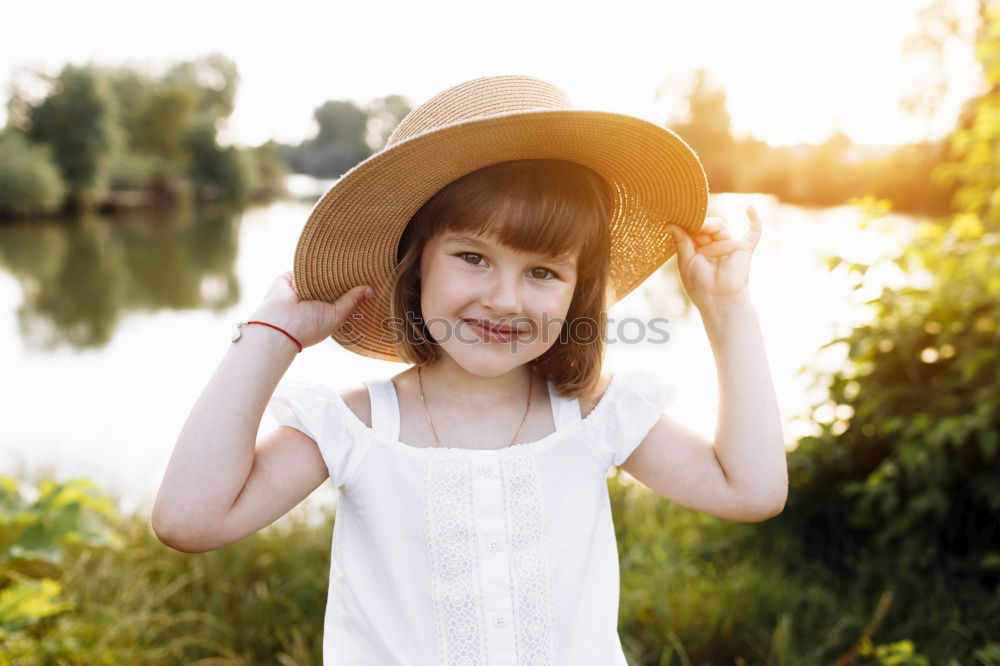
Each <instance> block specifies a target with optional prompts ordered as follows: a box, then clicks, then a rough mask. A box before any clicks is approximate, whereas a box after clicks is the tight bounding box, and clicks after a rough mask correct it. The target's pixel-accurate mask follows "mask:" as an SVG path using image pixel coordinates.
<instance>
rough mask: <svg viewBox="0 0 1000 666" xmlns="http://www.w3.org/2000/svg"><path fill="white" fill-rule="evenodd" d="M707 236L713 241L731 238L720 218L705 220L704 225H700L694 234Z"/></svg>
mask: <svg viewBox="0 0 1000 666" xmlns="http://www.w3.org/2000/svg"><path fill="white" fill-rule="evenodd" d="M698 234H708V235H709V236H711V238H712V239H714V240H725V239H727V238H730V237H731V234H730V233H729V228H728V227H726V223H725V221H724V220H723V219H722V218H721V217H709V218H706V219H705V223H704V224H703V225H701V229H699V230H698V232H697V233H696V234H695V237H697V236H698Z"/></svg>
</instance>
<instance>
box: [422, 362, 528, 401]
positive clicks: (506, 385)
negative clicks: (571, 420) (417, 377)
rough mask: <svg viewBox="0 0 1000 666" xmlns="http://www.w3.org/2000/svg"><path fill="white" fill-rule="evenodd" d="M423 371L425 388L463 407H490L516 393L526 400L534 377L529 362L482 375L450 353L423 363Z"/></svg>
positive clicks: (519, 398)
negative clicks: (457, 361)
mask: <svg viewBox="0 0 1000 666" xmlns="http://www.w3.org/2000/svg"><path fill="white" fill-rule="evenodd" d="M415 372H416V368H414V373H415ZM420 374H421V377H422V378H423V384H424V389H425V390H426V391H433V392H434V393H435V394H436V395H438V396H440V397H441V398H444V399H445V400H447V401H448V402H450V403H451V404H453V405H455V406H458V407H460V408H463V409H489V408H491V407H496V406H497V405H498V404H502V403H504V402H510V401H511V399H512V397H515V396H516V399H517V400H521V401H524V400H526V399H527V394H528V382H529V381H534V372H532V370H531V366H530V365H527V364H525V365H521V366H518V367H516V368H512V369H511V370H510V371H508V372H506V373H504V374H502V375H498V376H496V377H481V376H479V375H474V374H472V373H471V372H468V371H467V370H465V369H464V368H463V367H462V366H460V365H458V364H457V363H455V362H454V360H452V359H450V358H447V357H445V358H442V359H439V360H438V361H436V362H434V363H431V364H430V365H426V366H424V367H423V368H422V369H421V373H420ZM532 402H534V400H532Z"/></svg>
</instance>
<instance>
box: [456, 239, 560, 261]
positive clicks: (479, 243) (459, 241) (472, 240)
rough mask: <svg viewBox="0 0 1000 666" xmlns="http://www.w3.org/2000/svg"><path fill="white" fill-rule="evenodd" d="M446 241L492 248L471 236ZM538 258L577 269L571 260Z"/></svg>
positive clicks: (549, 257)
mask: <svg viewBox="0 0 1000 666" xmlns="http://www.w3.org/2000/svg"><path fill="white" fill-rule="evenodd" d="M445 241H447V242H451V243H466V244H468V245H473V246H475V247H478V248H481V249H484V250H489V249H490V248H491V246H490V245H489V244H487V243H484V242H483V241H482V240H480V239H479V238H476V237H475V236H469V235H468V234H448V235H447V236H445ZM538 256H541V257H544V259H545V261H546V262H547V263H552V264H559V265H560V266H562V267H564V268H575V267H576V264H575V262H572V261H570V260H569V259H562V258H560V257H555V256H546V255H541V254H539V255H538Z"/></svg>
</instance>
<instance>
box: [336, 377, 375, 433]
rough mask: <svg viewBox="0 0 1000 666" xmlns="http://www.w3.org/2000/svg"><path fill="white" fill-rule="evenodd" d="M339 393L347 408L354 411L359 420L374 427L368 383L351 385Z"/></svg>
mask: <svg viewBox="0 0 1000 666" xmlns="http://www.w3.org/2000/svg"><path fill="white" fill-rule="evenodd" d="M337 395H339V396H340V399H341V400H343V401H344V404H345V405H347V408H348V409H350V410H351V411H352V412H354V415H355V416H357V417H358V420H359V421H361V422H362V423H364V424H365V426H366V427H369V428H371V427H372V403H371V398H370V397H369V394H368V386H367V385H365V384H358V385H357V386H349V387H348V388H345V389H341V390H340V391H337Z"/></svg>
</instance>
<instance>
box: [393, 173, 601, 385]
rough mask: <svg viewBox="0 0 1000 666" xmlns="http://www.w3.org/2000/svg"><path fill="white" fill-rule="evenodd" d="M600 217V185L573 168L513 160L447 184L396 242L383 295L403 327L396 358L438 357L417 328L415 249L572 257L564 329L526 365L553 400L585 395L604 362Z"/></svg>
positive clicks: (421, 362)
mask: <svg viewBox="0 0 1000 666" xmlns="http://www.w3.org/2000/svg"><path fill="white" fill-rule="evenodd" d="M610 216H611V193H610V190H609V187H608V184H607V182H606V181H605V180H604V179H603V178H601V177H600V176H598V175H597V174H596V173H595V172H594V171H592V170H591V169H589V168H587V167H585V166H583V165H581V164H577V163H575V162H568V161H565V160H547V159H524V160H513V161H509V162H501V163H499V164H494V165H492V166H488V167H484V168H482V169H479V170H477V171H473V172H472V173H469V174H466V175H465V176H462V177H461V178H459V179H457V180H455V181H453V182H451V183H449V184H448V185H447V186H445V187H444V188H442V189H441V190H439V191H438V192H437V193H436V194H435V195H434V196H433V197H431V198H430V199H429V200H428V201H427V202H426V203H425V204H424V205H423V206H422V207H421V208H420V210H419V211H417V212H416V214H415V215H414V216H413V217H412V218H411V219H410V221H409V223H408V224H407V227H406V229H405V231H404V232H403V236H402V238H401V239H400V242H399V248H398V249H397V253H396V258H397V266H396V270H395V274H394V285H393V296H392V316H393V318H394V321H395V322H398V323H400V324H401V325H402V328H403V331H402V333H403V335H401V336H400V340H399V341H397V342H396V344H395V349H396V353H397V355H398V356H399V357H400V358H401V359H403V360H404V361H406V362H408V363H414V364H417V365H426V364H427V363H430V362H431V361H434V360H436V359H437V358H438V357H439V355H440V353H441V352H440V350H439V349H438V347H437V344H436V343H435V342H434V340H433V338H432V337H431V336H430V333H429V332H428V331H427V329H426V326H425V325H424V322H423V314H422V312H421V309H420V280H419V275H418V274H419V269H420V260H421V255H422V251H423V247H424V245H425V244H426V243H427V241H428V240H429V239H431V238H433V237H435V236H436V235H437V234H440V233H443V232H446V231H470V232H473V233H486V234H493V235H495V236H496V237H497V238H498V239H499V240H500V242H502V243H504V244H505V245H508V246H510V247H512V248H515V249H517V250H521V251H525V252H538V253H544V254H550V255H561V254H565V253H570V252H572V251H573V250H577V249H578V250H579V255H578V258H577V283H576V289H575V290H574V293H573V299H572V301H571V303H570V306H569V311H568V312H567V315H566V322H565V323H564V324H563V328H562V331H561V333H560V335H559V338H558V339H557V340H556V342H555V343H554V344H553V345H552V347H550V348H549V349H548V350H547V351H546V352H545V353H544V354H542V355H541V356H539V357H538V358H537V359H534V360H533V361H532V362H531V363H532V365H533V366H534V367H535V369H536V370H537V371H538V374H539V375H541V376H542V378H544V379H549V380H552V382H553V388H554V389H555V390H556V392H557V393H559V395H561V396H563V397H567V398H581V397H585V396H590V395H592V394H593V393H594V391H595V389H596V386H597V383H598V381H599V379H600V373H601V366H602V363H603V359H604V332H605V329H606V327H607V311H606V306H607V294H608V284H609V281H610V276H609V273H610V247H609V233H608V221H609V218H610ZM583 326H586V330H581V329H582V328H583ZM581 334H583V337H584V338H585V339H581Z"/></svg>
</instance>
